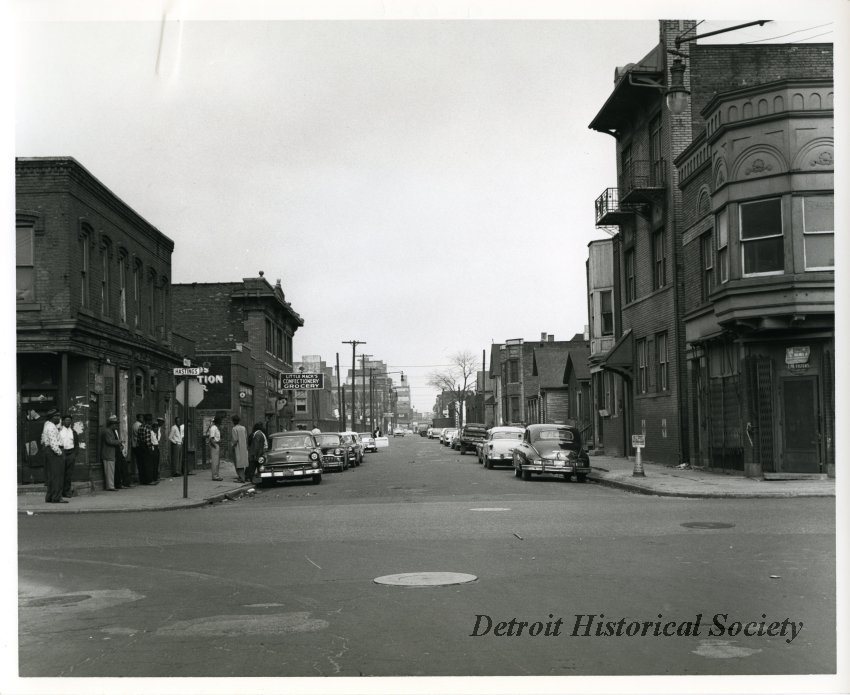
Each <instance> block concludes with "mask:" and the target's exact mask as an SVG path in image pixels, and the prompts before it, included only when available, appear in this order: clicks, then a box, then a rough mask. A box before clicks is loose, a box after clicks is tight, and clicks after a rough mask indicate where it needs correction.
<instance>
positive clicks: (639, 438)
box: [632, 434, 646, 478]
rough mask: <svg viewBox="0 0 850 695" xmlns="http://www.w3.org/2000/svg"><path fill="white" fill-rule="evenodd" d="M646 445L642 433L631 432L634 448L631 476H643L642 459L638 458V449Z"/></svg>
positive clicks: (644, 436)
mask: <svg viewBox="0 0 850 695" xmlns="http://www.w3.org/2000/svg"><path fill="white" fill-rule="evenodd" d="M645 446H646V435H643V434H633V435H632V447H633V448H634V449H635V467H634V470H633V471H632V477H635V478H645V477H646V476H645V475H644V472H643V461H641V460H640V450H641V449H643V447H645Z"/></svg>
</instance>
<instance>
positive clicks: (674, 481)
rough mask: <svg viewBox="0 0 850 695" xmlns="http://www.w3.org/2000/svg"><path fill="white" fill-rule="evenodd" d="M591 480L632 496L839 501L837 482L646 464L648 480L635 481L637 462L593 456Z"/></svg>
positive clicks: (646, 477) (645, 471)
mask: <svg viewBox="0 0 850 695" xmlns="http://www.w3.org/2000/svg"><path fill="white" fill-rule="evenodd" d="M590 465H591V466H592V468H593V470H592V472H591V474H590V476H589V479H590V480H593V481H594V482H597V483H600V484H602V485H610V486H611V487H618V488H622V489H625V490H630V491H631V492H640V493H642V494H646V495H660V496H666V497H835V478H827V479H823V480H761V479H756V478H745V477H744V476H743V475H724V474H723V473H713V472H709V471H705V470H700V469H691V468H686V469H680V468H675V467H668V466H662V465H659V464H654V463H644V464H643V469H644V477H643V478H640V477H634V476H633V471H634V460H632V459H625V458H618V457H613V456H591V457H590Z"/></svg>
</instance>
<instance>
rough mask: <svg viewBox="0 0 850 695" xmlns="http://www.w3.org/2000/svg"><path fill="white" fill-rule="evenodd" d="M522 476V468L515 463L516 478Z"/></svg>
mask: <svg viewBox="0 0 850 695" xmlns="http://www.w3.org/2000/svg"><path fill="white" fill-rule="evenodd" d="M520 477H522V471H520V469H519V468H517V467H516V465H514V478H520Z"/></svg>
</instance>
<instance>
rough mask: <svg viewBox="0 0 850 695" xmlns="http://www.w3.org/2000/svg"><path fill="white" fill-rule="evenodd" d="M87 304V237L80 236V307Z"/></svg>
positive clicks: (86, 306) (86, 235) (85, 235)
mask: <svg viewBox="0 0 850 695" xmlns="http://www.w3.org/2000/svg"><path fill="white" fill-rule="evenodd" d="M88 306H89V237H88V234H83V235H82V236H80V307H82V308H83V309H87V308H88Z"/></svg>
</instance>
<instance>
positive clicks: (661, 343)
mask: <svg viewBox="0 0 850 695" xmlns="http://www.w3.org/2000/svg"><path fill="white" fill-rule="evenodd" d="M655 354H656V356H657V362H656V365H655V369H656V373H657V375H658V378H657V379H656V380H655V386H656V388H657V389H658V390H659V391H666V390H667V389H668V388H669V386H668V383H669V382H668V379H669V376H670V375H669V366H668V357H667V333H666V332H664V333H659V334H658V335H656V336H655Z"/></svg>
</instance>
